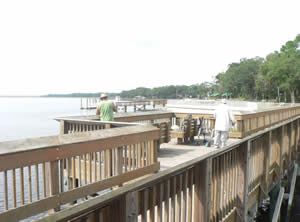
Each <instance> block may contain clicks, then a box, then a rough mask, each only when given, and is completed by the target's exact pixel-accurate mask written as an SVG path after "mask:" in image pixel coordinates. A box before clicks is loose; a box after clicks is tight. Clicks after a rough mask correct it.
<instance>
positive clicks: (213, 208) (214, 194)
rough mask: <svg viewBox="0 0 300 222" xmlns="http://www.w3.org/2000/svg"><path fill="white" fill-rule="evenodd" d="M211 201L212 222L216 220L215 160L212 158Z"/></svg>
mask: <svg viewBox="0 0 300 222" xmlns="http://www.w3.org/2000/svg"><path fill="white" fill-rule="evenodd" d="M211 196H212V198H211V200H212V206H211V214H210V215H211V217H212V221H215V219H216V159H215V158H214V159H213V160H212V189H211Z"/></svg>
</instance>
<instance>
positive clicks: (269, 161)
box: [40, 117, 300, 222]
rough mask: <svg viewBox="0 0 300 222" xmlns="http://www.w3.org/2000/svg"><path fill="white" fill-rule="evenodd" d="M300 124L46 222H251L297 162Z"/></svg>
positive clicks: (249, 139) (293, 122)
mask: <svg viewBox="0 0 300 222" xmlns="http://www.w3.org/2000/svg"><path fill="white" fill-rule="evenodd" d="M299 124H300V121H299V117H295V118H291V119H290V120H288V121H284V122H282V123H280V124H277V125H274V126H272V127H271V128H268V129H264V130H262V131H260V132H257V133H254V134H252V135H251V136H248V137H245V138H243V139H241V140H240V141H238V142H236V143H234V144H232V145H230V146H228V147H226V148H224V149H221V150H216V151H213V152H211V153H209V154H206V155H203V156H200V157H197V158H195V159H193V160H191V161H188V162H185V163H183V164H180V165H177V166H175V167H172V168H169V169H167V170H164V171H161V172H158V173H156V174H154V175H151V176H149V177H146V178H144V179H143V180H140V181H137V182H134V183H131V184H128V185H125V186H123V187H121V188H119V189H117V190H115V191H113V192H111V193H108V194H104V195H103V196H101V197H97V198H95V199H93V200H90V201H89V204H80V205H78V206H74V207H72V208H69V209H66V210H63V211H61V212H57V213H56V214H55V215H51V216H48V217H47V218H45V219H42V220H40V221H49V220H56V221H66V220H69V219H71V218H75V217H77V219H80V218H81V217H80V215H82V214H84V216H85V218H86V219H88V218H92V217H94V216H95V215H98V214H101V215H103V218H104V220H105V219H112V217H111V214H110V213H109V212H111V211H110V209H114V213H115V214H117V215H121V216H117V215H114V217H113V219H114V220H115V221H120V222H123V221H124V222H125V221H128V220H126V218H128V217H129V218H131V220H129V221H136V220H137V217H138V216H140V217H141V218H142V220H145V221H147V219H146V218H148V216H147V215H149V216H150V219H153V220H154V216H155V215H156V217H158V218H159V219H162V218H164V220H166V221H169V220H170V221H172V222H173V221H175V218H179V219H182V221H185V220H186V219H187V221H189V220H190V219H191V218H194V221H221V220H222V221H247V217H248V209H250V208H251V207H252V206H253V205H254V204H255V203H256V202H258V201H260V200H261V198H262V197H263V195H264V194H267V193H268V192H269V191H270V190H271V189H272V188H273V186H272V184H273V182H279V181H280V177H281V173H282V172H283V171H285V170H286V169H287V168H288V166H289V164H290V163H291V161H292V160H293V159H294V158H295V157H293V155H292V153H293V152H296V151H299V146H298V144H299V140H300V136H299ZM291 135H294V136H291ZM274 167H275V168H274ZM192 198H193V200H192ZM187 206H188V207H187ZM93 209H96V210H93ZM106 210H108V212H107V213H106V214H104V211H106ZM116 212H117V213H116ZM169 212H171V214H170V213H169ZM105 215H107V217H105ZM183 218H184V219H183Z"/></svg>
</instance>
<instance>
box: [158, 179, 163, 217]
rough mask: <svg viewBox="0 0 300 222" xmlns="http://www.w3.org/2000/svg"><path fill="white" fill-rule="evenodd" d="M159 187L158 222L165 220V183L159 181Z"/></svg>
mask: <svg viewBox="0 0 300 222" xmlns="http://www.w3.org/2000/svg"><path fill="white" fill-rule="evenodd" d="M157 188H158V204H157V222H162V220H163V211H162V209H163V197H164V193H163V188H164V184H163V183H159V184H158V185H157Z"/></svg>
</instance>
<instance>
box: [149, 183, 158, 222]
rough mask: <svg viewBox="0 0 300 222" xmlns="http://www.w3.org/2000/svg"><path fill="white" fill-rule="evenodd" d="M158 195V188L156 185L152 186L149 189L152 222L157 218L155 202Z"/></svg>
mask: <svg viewBox="0 0 300 222" xmlns="http://www.w3.org/2000/svg"><path fill="white" fill-rule="evenodd" d="M156 197H157V189H156V187H155V186H154V187H151V188H150V190H149V211H150V222H154V220H155V205H156V204H155V203H156Z"/></svg>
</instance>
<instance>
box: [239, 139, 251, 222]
mask: <svg viewBox="0 0 300 222" xmlns="http://www.w3.org/2000/svg"><path fill="white" fill-rule="evenodd" d="M250 150H251V140H248V141H247V143H244V144H242V145H241V147H240V148H239V151H238V181H239V186H238V193H237V194H238V203H237V205H238V206H237V207H238V208H237V213H238V220H237V221H238V222H242V221H248V177H249V160H250Z"/></svg>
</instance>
